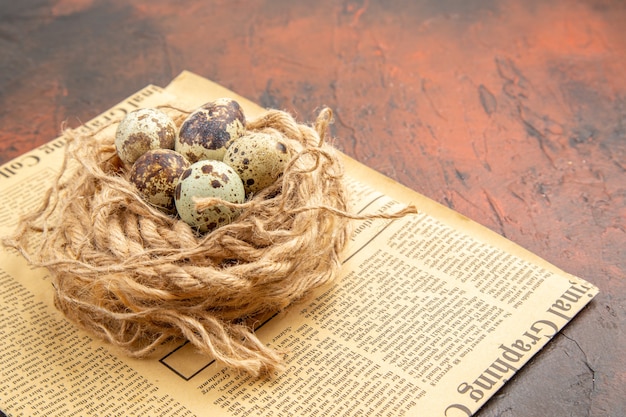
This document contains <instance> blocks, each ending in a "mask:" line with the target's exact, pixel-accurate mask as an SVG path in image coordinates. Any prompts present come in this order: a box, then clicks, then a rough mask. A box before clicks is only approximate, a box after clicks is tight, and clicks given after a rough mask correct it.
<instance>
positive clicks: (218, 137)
mask: <svg viewBox="0 0 626 417" xmlns="http://www.w3.org/2000/svg"><path fill="white" fill-rule="evenodd" d="M245 130H246V119H245V116H244V114H243V110H242V109H241V106H240V105H239V103H237V102H236V101H235V100H233V99H230V98H221V99H217V100H215V101H212V102H209V103H207V104H205V105H203V106H202V107H200V108H199V109H197V110H196V111H194V112H193V113H191V114H190V115H189V116H188V117H187V118H186V119H185V121H184V122H183V123H182V125H181V126H180V130H179V132H178V138H177V140H176V145H175V147H174V149H175V150H176V151H177V152H180V153H181V154H182V155H183V156H184V157H185V158H187V160H189V162H191V163H193V162H197V161H200V160H205V159H211V160H217V161H221V160H222V158H223V157H224V153H225V152H226V149H227V148H228V146H229V145H230V143H231V142H232V141H233V140H235V139H237V138H238V137H240V136H241V135H243V133H244V132H245Z"/></svg>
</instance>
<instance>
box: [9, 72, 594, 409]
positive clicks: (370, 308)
mask: <svg viewBox="0 0 626 417" xmlns="http://www.w3.org/2000/svg"><path fill="white" fill-rule="evenodd" d="M225 96H229V97H233V98H236V99H238V100H239V101H240V103H242V105H243V107H244V111H245V112H246V115H247V116H248V117H250V118H253V117H255V116H256V115H259V114H261V113H262V112H263V109H261V108H259V107H258V106H256V105H255V104H253V103H251V102H249V101H248V100H245V99H244V98H242V97H239V96H237V95H235V94H234V93H233V92H231V91H228V90H226V89H224V88H223V87H221V86H219V85H217V84H215V83H212V82H211V81H208V80H206V79H204V78H201V77H199V76H196V75H194V74H192V73H189V72H184V73H182V74H181V75H180V76H179V77H177V78H176V79H175V80H174V81H173V82H172V83H171V84H170V85H169V86H167V87H166V88H164V89H163V88H160V87H157V86H152V85H150V86H148V87H146V88H145V89H143V90H141V91H139V92H137V93H136V94H134V95H132V96H131V97H129V98H128V99H126V100H124V101H123V102H121V103H120V104H119V105H117V106H115V107H114V108H112V109H110V110H109V111H107V112H105V113H103V114H102V115H100V116H99V117H97V118H96V119H94V120H91V121H89V122H88V123H86V124H85V125H84V126H82V127H81V129H86V130H87V131H89V130H97V129H99V128H100V127H101V126H103V125H105V124H107V123H109V122H111V121H113V120H119V119H120V118H121V117H122V116H123V115H124V114H125V112H127V111H129V110H132V109H134V108H137V107H149V106H156V105H160V104H164V103H174V102H176V101H177V100H181V99H184V101H185V102H186V103H190V104H192V105H194V106H199V105H201V104H204V103H205V102H207V101H210V100H212V99H214V98H218V97H225ZM63 145H64V140H63V138H62V137H61V138H58V139H56V140H53V141H51V142H50V143H48V144H46V145H44V146H43V147H41V148H38V149H35V150H34V151H32V152H29V153H27V154H24V155H23V156H21V157H19V158H17V159H15V160H13V161H11V162H9V163H8V164H5V165H4V166H2V167H0V190H1V191H0V192H1V193H2V197H3V198H2V202H0V234H1V235H3V236H4V235H7V234H9V233H11V232H12V230H13V228H14V226H15V224H16V222H17V220H18V217H19V215H20V214H21V213H23V212H25V211H28V210H31V209H34V208H35V207H36V206H38V204H39V201H40V200H41V198H42V195H43V193H44V192H45V190H46V187H47V186H48V184H49V183H50V179H51V178H53V177H54V175H55V173H56V172H57V171H58V169H59V167H60V165H61V162H62V156H63ZM345 165H346V169H347V173H348V183H349V184H348V185H349V187H350V190H351V196H352V197H351V198H352V201H351V205H352V208H353V210H354V212H359V213H372V212H377V211H385V210H393V208H394V207H397V205H398V204H407V203H411V204H415V205H416V206H417V208H418V210H419V214H417V215H412V216H407V217H406V218H403V219H399V220H394V221H390V220H367V221H360V222H357V223H356V224H355V231H354V234H353V236H352V238H351V242H350V245H349V247H348V249H347V250H346V252H345V255H344V260H343V269H342V274H341V275H342V276H341V279H340V281H339V282H338V283H337V284H335V285H333V286H331V287H327V288H324V289H322V290H319V291H318V293H317V294H316V296H315V297H313V299H311V300H309V301H307V302H303V303H300V304H298V305H293V306H291V307H290V308H289V309H287V310H286V311H285V312H284V313H281V314H279V315H276V316H274V317H272V318H270V319H269V320H267V321H266V322H265V323H263V324H262V325H261V326H260V328H259V329H258V334H259V336H260V337H261V339H262V340H263V341H264V342H265V343H267V344H268V345H270V346H273V347H276V348H278V349H283V350H285V351H286V352H287V355H286V357H285V371H284V372H281V373H278V374H276V375H275V376H274V377H273V378H269V379H254V378H251V377H249V376H246V375H239V374H237V373H235V372H233V371H231V370H229V369H228V368H224V367H221V366H220V365H219V364H217V363H216V362H214V361H213V360H212V358H210V357H206V356H202V355H199V354H198V353H196V352H195V351H194V350H193V349H192V348H190V347H189V346H188V345H179V346H168V347H167V350H166V353H164V354H163V355H161V356H159V357H155V358H154V359H144V360H136V359H131V358H128V357H126V356H124V355H123V354H121V353H120V352H118V351H116V349H115V348H113V347H111V346H109V345H107V344H106V343H103V342H101V341H100V340H97V339H94V338H92V337H91V336H90V335H88V334H86V333H84V332H82V331H80V330H78V329H77V328H76V327H75V326H74V325H73V324H71V323H70V322H68V321H67V320H66V319H65V318H64V317H63V316H62V315H61V314H60V313H59V312H58V311H57V310H56V309H55V307H54V306H53V303H52V288H51V285H50V281H49V279H48V277H47V275H46V271H45V270H40V269H32V268H29V267H28V265H27V264H26V262H25V261H24V259H22V258H21V257H20V256H18V255H17V254H16V253H14V252H12V251H10V250H7V249H5V248H2V249H1V250H2V252H0V257H1V262H0V301H1V302H0V314H1V316H0V317H1V318H0V320H1V323H2V324H1V325H0V335H1V339H2V343H1V345H0V410H2V412H3V413H4V414H6V415H7V416H48V417H50V416H63V417H68V416H90V415H93V416H316V415H317V416H322V415H324V416H402V415H407V416H427V417H433V416H447V417H465V416H470V415H472V414H473V413H474V412H475V411H476V410H478V409H479V408H480V406H481V405H482V404H484V403H485V402H486V401H487V400H488V399H489V398H490V397H491V396H492V395H494V393H495V392H496V391H497V390H498V389H499V388H500V387H502V385H503V384H505V383H506V381H507V380H509V379H510V378H511V377H512V376H513V375H514V374H515V372H516V371H517V370H519V369H520V368H521V367H522V366H523V365H524V364H525V363H526V362H527V361H528V360H529V359H530V358H531V357H532V356H533V355H534V354H535V353H537V352H538V351H539V350H540V349H541V348H542V347H543V346H544V345H545V344H546V343H547V342H548V341H549V340H550V339H551V338H552V337H553V336H554V335H555V334H556V333H557V332H558V331H559V330H560V329H561V328H563V326H565V325H566V324H567V323H568V322H569V321H570V320H571V319H572V318H573V317H574V316H575V315H576V313H577V312H579V311H580V310H581V309H582V308H583V307H584V306H585V305H586V304H587V303H589V302H590V301H591V299H592V298H593V297H594V295H595V294H596V293H597V291H598V290H597V288H595V287H594V286H593V285H591V284H589V283H587V282H585V281H584V280H582V279H579V278H577V277H574V276H571V275H569V274H567V273H565V272H563V271H561V270H559V269H557V268H556V267H554V266H552V265H550V264H548V263H547V262H545V261H544V260H542V259H540V258H539V257H537V256H535V255H533V254H531V253H529V252H527V251H525V250H524V249H522V248H520V247H519V246H517V245H515V244H514V243H512V242H510V241H508V240H506V239H505V238H503V237H501V236H499V235H497V234H496V233H494V232H491V231H489V230H488V229H486V228H484V227H482V226H480V225H478V224H477V223H475V222H472V221H471V220H469V219H467V218H465V217H463V216H461V215H459V214H458V213H455V212H454V211H452V210H449V209H447V208H445V207H443V206H440V205H438V204H437V203H435V202H433V201H432V200H429V199H427V198H425V197H424V196H421V195H420V194H418V193H415V192H413V191H411V190H409V189H407V188H404V187H402V186H401V185H399V184H397V183H396V182H394V181H392V180H390V179H389V178H386V177H384V176H382V175H381V174H379V173H377V172H374V171H372V170H371V169H369V168H367V167H365V166H364V165H362V164H360V163H358V162H356V161H354V160H351V159H350V158H348V157H346V158H345Z"/></svg>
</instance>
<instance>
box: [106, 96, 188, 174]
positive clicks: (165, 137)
mask: <svg viewBox="0 0 626 417" xmlns="http://www.w3.org/2000/svg"><path fill="white" fill-rule="evenodd" d="M176 136H177V131H176V125H175V124H174V122H173V121H172V120H171V119H170V118H169V116H167V115H166V114H165V113H163V112H162V111H160V110H158V109H152V108H147V109H137V110H133V111H131V112H130V113H128V114H127V115H126V116H125V117H124V119H123V120H122V121H121V122H120V124H119V125H118V127H117V131H116V132H115V149H116V150H117V155H118V156H119V158H120V159H121V160H122V162H124V164H125V165H126V166H128V167H130V166H132V165H133V163H135V161H136V160H137V158H139V157H140V156H141V155H143V154H144V153H145V152H146V151H148V150H150V149H158V148H163V149H174V142H175V141H176Z"/></svg>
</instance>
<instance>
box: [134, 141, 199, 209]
mask: <svg viewBox="0 0 626 417" xmlns="http://www.w3.org/2000/svg"><path fill="white" fill-rule="evenodd" d="M187 168H189V162H188V161H187V160H186V159H185V158H184V157H183V156H182V155H181V154H179V153H178V152H175V151H173V150H171V149H152V150H149V151H147V152H146V153H144V154H143V155H141V156H140V157H139V158H137V160H136V161H135V163H134V164H133V166H132V168H131V169H130V182H131V183H133V184H134V185H135V187H136V188H137V191H139V194H140V195H141V196H142V197H143V198H144V200H146V201H147V202H148V203H150V204H152V205H154V206H156V207H158V208H159V209H161V210H163V212H165V213H167V214H175V213H176V206H175V203H174V189H175V188H176V184H178V179H179V178H180V175H181V174H182V173H183V171H184V170H185V169H187Z"/></svg>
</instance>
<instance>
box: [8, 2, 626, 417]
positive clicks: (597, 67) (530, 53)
mask: <svg viewBox="0 0 626 417" xmlns="http://www.w3.org/2000/svg"><path fill="white" fill-rule="evenodd" d="M625 29H626V2H624V1H620V0H554V1H542V0H482V1H468V0H445V1H441V0H420V1H410V0H405V1H401V0H392V1H383V0H378V1H375V0H370V1H366V0H343V1H341V0H336V1H332V0H318V1H317V2H312V1H288V0H276V1H269V0H267V1H262V0H255V1H226V0H220V1H176V2H174V1H172V2H168V1H164V0H158V1H155V0H150V1H148V0H144V1H133V2H130V1H128V2H126V1H122V0H113V1H91V0H20V1H14V0H0V162H6V161H9V160H10V159H12V158H14V157H16V156H18V155H19V154H20V153H22V152H25V151H27V150H29V149H32V148H33V147H35V146H37V145H39V144H42V143H44V142H46V141H48V140H50V139H52V138H54V137H56V136H57V135H58V133H59V131H60V129H61V124H62V123H63V122H68V123H69V125H70V126H77V125H78V124H79V123H80V122H81V121H86V120H88V119H89V118H91V117H93V116H95V115H97V114H99V113H100V112H102V111H104V110H106V109H107V108H109V107H110V106H112V105H114V104H115V103H117V102H118V101H120V100H122V99H124V98H125V97H127V96H128V95H130V94H131V93H133V92H135V91H136V90H139V89H140V88H142V87H144V86H145V85H146V84H148V83H154V84H158V85H161V86H165V85H166V84H167V83H168V82H169V81H170V80H171V79H172V78H173V77H174V76H176V75H177V74H178V73H179V72H180V71H181V70H184V69H188V70H191V71H193V72H196V73H198V74H200V75H202V76H205V77H207V78H210V79H212V80H214V81H216V82H218V83H220V84H222V85H224V86H226V87H228V88H231V89H233V90H234V91H236V92H237V93H239V94H241V95H243V96H246V97H248V98H250V99H252V100H253V101H256V102H258V103H260V104H261V105H263V106H266V107H275V108H279V109H284V110H288V111H290V112H292V113H294V114H295V115H296V116H297V117H298V118H299V119H301V120H303V121H310V120H312V119H313V118H314V117H315V112H316V109H318V108H319V107H320V106H322V105H328V106H330V107H332V108H333V109H334V111H335V113H336V119H337V122H336V124H335V125H334V130H333V134H334V135H335V136H336V137H337V146H338V147H340V148H341V149H342V150H344V151H345V152H346V153H347V154H349V155H351V156H353V157H354V158H356V159H357V160H359V161H361V162H363V163H365V164H367V165H369V166H370V167H372V168H374V169H376V170H379V171H381V172H383V173H384V174H386V175H388V176H390V177H392V178H394V179H396V180H398V181H399V182H401V183H403V184H405V185H407V186H409V187H411V188H413V189H415V190H417V191H418V192H421V193H423V194H425V195H427V196H429V197H431V198H432V199H434V200H436V201H439V202H441V203H443V204H445V205H447V206H449V207H451V208H453V209H455V210H457V211H459V212H460V213H462V214H464V215H466V216H468V217H470V218H472V219H474V220H476V221H478V222H480V223H482V224H484V225H485V226H487V227H489V228H491V229H493V230H495V231H497V232H498V233H500V234H502V235H504V236H506V237H507V238H509V239H511V240H513V241H514V242H516V243H518V244H520V245H521V246H523V247H526V248H527V249H529V250H531V251H533V252H536V253H537V254H539V255H540V256H542V257H544V258H546V259H547V260H548V261H550V262H552V263H554V264H556V265H557V266H559V267H561V268H563V269H565V270H566V271H568V272H571V273H573V274H575V275H578V276H580V277H583V278H585V279H587V280H589V281H591V282H593V283H594V284H596V285H597V286H598V287H600V290H601V293H600V295H599V296H598V297H597V298H596V299H595V300H594V301H593V303H592V304H591V305H590V306H589V307H588V308H587V309H586V310H585V311H583V312H582V313H581V314H580V315H579V316H578V317H577V318H576V319H575V320H574V321H573V322H572V323H571V324H570V325H569V326H568V327H567V328H566V329H565V330H564V331H563V332H562V333H561V334H560V335H559V336H557V337H556V338H555V339H554V341H553V342H551V343H550V344H549V345H548V347H546V348H545V349H544V350H543V351H542V352H541V353H540V354H539V355H537V356H536V357H535V358H534V359H533V360H532V361H531V363H530V364H529V365H528V366H526V367H525V368H524V369H522V370H521V371H520V372H519V374H518V375H517V376H515V378H513V380H512V381H510V382H509V383H508V384H507V385H506V386H505V387H504V389H502V390H501V391H500V392H499V393H498V394H497V395H496V396H495V397H494V398H493V399H492V400H491V401H490V402H489V403H488V404H487V405H486V406H485V407H484V408H483V409H482V410H481V411H480V412H479V415H480V416H482V417H487V416H501V417H511V416H615V417H620V416H624V415H626V399H624V397H625V396H626V395H625V394H626V388H625V387H626V348H625V345H626V334H625V333H624V323H625V322H626V309H625V306H624V304H625V299H626V281H625V273H626V76H625V74H624V73H625V71H626V35H625V34H624V33H625Z"/></svg>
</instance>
